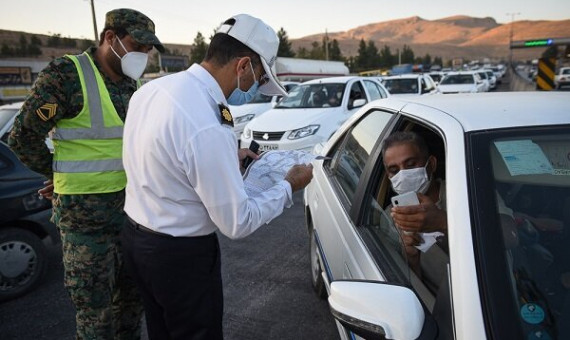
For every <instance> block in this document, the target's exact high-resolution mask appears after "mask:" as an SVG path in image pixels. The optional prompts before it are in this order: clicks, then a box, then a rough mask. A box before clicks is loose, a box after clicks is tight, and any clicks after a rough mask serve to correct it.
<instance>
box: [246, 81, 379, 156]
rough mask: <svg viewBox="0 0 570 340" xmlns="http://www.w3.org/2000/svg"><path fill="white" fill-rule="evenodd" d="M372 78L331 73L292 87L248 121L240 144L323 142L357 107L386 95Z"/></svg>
mask: <svg viewBox="0 0 570 340" xmlns="http://www.w3.org/2000/svg"><path fill="white" fill-rule="evenodd" d="M388 95H389V94H388V92H387V91H386V89H385V88H384V87H383V86H382V84H380V83H379V82H378V81H377V80H376V79H374V78H366V77H331V78H323V79H315V80H311V81H307V82H304V83H302V84H300V85H298V86H296V87H294V88H293V89H292V90H291V91H290V92H289V95H288V96H287V97H284V98H283V100H281V101H280V102H279V103H278V104H277V105H276V106H275V107H274V108H273V109H271V110H269V111H267V112H265V113H264V114H263V115H261V116H259V117H257V118H256V119H254V120H252V121H251V122H249V123H248V124H247V125H246V126H245V128H244V130H243V133H242V135H241V145H242V147H248V146H249V145H250V144H251V141H252V140H255V141H256V142H257V143H259V145H260V146H259V150H260V151H268V150H306V151H310V150H311V149H312V148H313V146H314V145H315V144H317V143H321V142H325V141H326V140H328V139H329V138H330V136H332V134H333V133H334V132H335V131H336V130H337V129H338V128H339V126H340V125H341V124H342V123H344V121H345V120H347V119H348V118H349V117H350V116H352V114H353V113H354V112H356V110H357V109H358V108H359V107H362V106H364V105H365V104H366V103H368V102H371V101H373V100H376V99H381V98H386V97H387V96H388Z"/></svg>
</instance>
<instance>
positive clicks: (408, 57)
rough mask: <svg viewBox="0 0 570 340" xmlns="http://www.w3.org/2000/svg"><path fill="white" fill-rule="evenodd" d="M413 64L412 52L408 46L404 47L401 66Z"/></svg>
mask: <svg viewBox="0 0 570 340" xmlns="http://www.w3.org/2000/svg"><path fill="white" fill-rule="evenodd" d="M413 62H414V51H412V49H411V48H410V47H409V46H408V45H404V47H403V48H402V64H412V63H413Z"/></svg>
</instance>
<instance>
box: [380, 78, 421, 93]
mask: <svg viewBox="0 0 570 340" xmlns="http://www.w3.org/2000/svg"><path fill="white" fill-rule="evenodd" d="M382 84H383V85H384V87H386V89H387V90H388V92H390V93H391V94H406V93H418V80H417V79H416V78H393V79H384V80H383V81H382Z"/></svg>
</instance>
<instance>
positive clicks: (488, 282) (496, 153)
mask: <svg viewBox="0 0 570 340" xmlns="http://www.w3.org/2000/svg"><path fill="white" fill-rule="evenodd" d="M471 141H472V143H470V145H472V147H473V149H472V150H471V154H472V155H473V156H474V158H473V162H475V163H476V164H478V169H479V170H478V171H477V172H475V176H474V177H473V180H474V183H473V191H474V201H475V202H476V203H477V207H478V209H477V214H478V218H477V221H478V223H477V228H476V229H475V230H476V233H475V235H476V236H477V237H476V240H477V242H478V244H477V245H475V246H474V248H475V249H478V250H480V253H479V254H478V258H479V264H478V268H479V270H480V272H481V273H482V275H484V280H483V283H482V284H484V285H485V287H486V288H485V291H486V292H487V294H485V296H487V297H488V299H487V303H488V304H489V308H487V309H488V310H489V311H491V312H492V313H496V315H495V316H494V317H495V318H496V317H500V318H501V320H504V321H503V322H504V325H505V327H506V328H507V329H510V330H511V332H513V331H514V332H515V333H511V334H507V335H503V336H502V338H507V337H508V338H513V339H514V338H522V337H523V335H524V336H526V335H527V334H538V333H541V334H543V335H545V336H546V337H547V338H551V339H554V338H559V339H568V338H570V324H568V322H567V320H570V262H569V261H568V259H570V247H569V246H568V245H569V241H570V159H569V158H568V150H570V136H569V135H568V126H566V127H552V128H543V127H542V128H540V129H535V130H529V129H525V130H523V129H519V130H516V129H509V130H501V131H495V132H486V133H479V134H474V135H473V136H472V139H471ZM473 143H475V144H473ZM489 198H491V199H489ZM498 298H500V300H501V301H500V302H498V301H496V299H498ZM489 318H493V316H489Z"/></svg>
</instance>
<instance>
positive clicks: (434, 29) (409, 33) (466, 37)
mask: <svg viewBox="0 0 570 340" xmlns="http://www.w3.org/2000/svg"><path fill="white" fill-rule="evenodd" d="M512 28H513V40H529V39H538V38H556V37H570V20H560V21H515V22H514V24H513V27H512ZM510 30H511V25H510V24H499V23H497V22H496V21H495V19H493V18H489V17H488V18H474V17H469V16H453V17H448V18H443V19H438V20H425V19H422V18H420V17H418V16H415V17H411V18H405V19H398V20H391V21H384V22H379V23H374V24H368V25H364V26H360V27H356V28H353V29H351V30H348V31H346V32H333V33H328V35H329V39H336V40H337V41H338V42H339V45H340V48H341V50H342V52H343V55H345V56H352V55H356V54H357V53H358V44H359V43H360V40H361V39H364V40H365V41H368V40H372V41H374V43H375V45H376V47H377V48H378V49H380V48H381V47H382V46H384V45H388V46H390V49H391V50H392V53H396V49H398V48H401V47H402V46H403V45H404V44H406V45H408V46H410V47H411V48H412V50H413V51H414V53H415V54H416V55H425V54H426V53H429V54H430V55H432V56H441V57H443V58H444V59H451V58H455V57H467V58H469V59H478V58H485V57H487V58H495V59H500V58H505V57H506V56H507V55H508V44H509V36H510ZM323 36H324V34H315V35H310V36H307V37H303V38H301V39H295V40H292V45H293V49H294V50H297V48H299V47H305V48H309V49H310V47H311V43H312V42H313V41H319V42H320V41H322V39H323ZM541 53H542V50H538V49H527V50H524V51H523V50H518V51H516V52H515V57H517V56H518V57H520V58H521V59H523V58H524V59H526V58H528V55H531V56H532V55H535V56H539V55H540V54H541Z"/></svg>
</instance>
